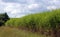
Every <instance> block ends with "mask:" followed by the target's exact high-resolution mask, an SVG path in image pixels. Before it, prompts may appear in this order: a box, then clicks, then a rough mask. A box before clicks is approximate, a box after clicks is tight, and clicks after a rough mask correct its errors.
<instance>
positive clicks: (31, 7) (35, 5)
mask: <svg viewBox="0 0 60 37" xmlns="http://www.w3.org/2000/svg"><path fill="white" fill-rule="evenodd" d="M28 8H29V9H36V8H39V4H30V5H28Z"/></svg>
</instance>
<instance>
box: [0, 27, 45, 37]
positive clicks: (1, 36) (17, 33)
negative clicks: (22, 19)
mask: <svg viewBox="0 0 60 37" xmlns="http://www.w3.org/2000/svg"><path fill="white" fill-rule="evenodd" d="M0 37H45V35H40V34H36V33H32V32H29V31H25V30H20V29H17V28H10V27H5V26H3V27H0Z"/></svg>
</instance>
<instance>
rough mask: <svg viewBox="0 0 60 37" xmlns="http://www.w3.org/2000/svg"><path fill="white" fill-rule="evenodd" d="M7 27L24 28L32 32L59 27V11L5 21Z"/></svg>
mask: <svg viewBox="0 0 60 37" xmlns="http://www.w3.org/2000/svg"><path fill="white" fill-rule="evenodd" d="M6 25H7V26H16V27H26V28H28V29H32V30H37V31H38V30H40V29H41V28H43V29H44V30H48V29H51V28H57V27H58V26H59V25H60V9H59V10H52V11H47V12H42V13H37V14H31V15H27V16H25V17H22V18H13V19H10V20H9V21H7V23H6Z"/></svg>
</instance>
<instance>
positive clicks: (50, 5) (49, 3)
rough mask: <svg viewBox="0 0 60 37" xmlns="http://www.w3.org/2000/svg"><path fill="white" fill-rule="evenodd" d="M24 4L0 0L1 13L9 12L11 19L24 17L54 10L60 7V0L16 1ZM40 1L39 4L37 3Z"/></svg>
mask: <svg viewBox="0 0 60 37" xmlns="http://www.w3.org/2000/svg"><path fill="white" fill-rule="evenodd" d="M16 1H18V2H19V1H20V2H23V3H24V4H21V3H15V2H3V1H2V0H0V11H4V12H7V13H8V15H9V16H10V17H22V16H25V14H27V13H32V12H35V11H38V10H39V11H40V10H41V9H47V10H52V9H56V8H57V7H58V6H59V7H60V4H59V3H60V0H41V1H38V0H16ZM36 1H38V2H36ZM25 2H26V3H25Z"/></svg>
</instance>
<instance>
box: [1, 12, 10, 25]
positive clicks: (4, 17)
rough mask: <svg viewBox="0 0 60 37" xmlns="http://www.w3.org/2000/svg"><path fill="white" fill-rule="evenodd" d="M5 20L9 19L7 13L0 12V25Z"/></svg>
mask: <svg viewBox="0 0 60 37" xmlns="http://www.w3.org/2000/svg"><path fill="white" fill-rule="evenodd" d="M7 20H9V17H8V15H7V13H3V14H0V26H2V25H3V24H4V23H5V22H6V21H7Z"/></svg>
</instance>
